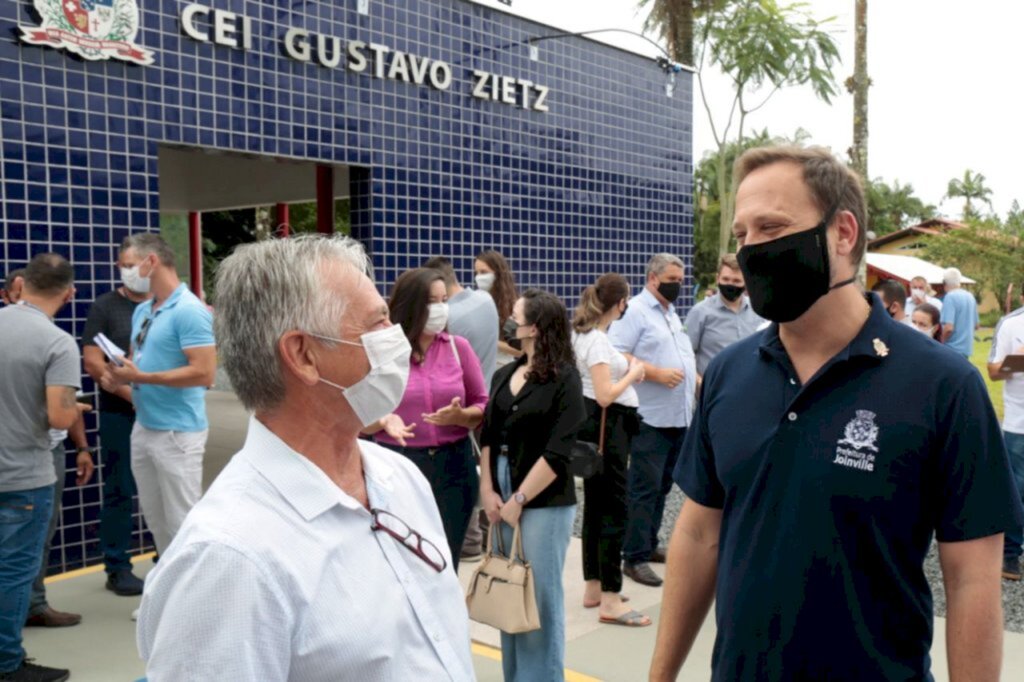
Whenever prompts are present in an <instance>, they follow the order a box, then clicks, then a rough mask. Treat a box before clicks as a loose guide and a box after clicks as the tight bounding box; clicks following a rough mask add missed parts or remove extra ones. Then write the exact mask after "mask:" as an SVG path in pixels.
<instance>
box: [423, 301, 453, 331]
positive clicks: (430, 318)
mask: <svg viewBox="0 0 1024 682" xmlns="http://www.w3.org/2000/svg"><path fill="white" fill-rule="evenodd" d="M427 310H428V312H427V323H426V325H424V327H423V331H425V332H426V333H427V334H439V333H441V332H442V331H444V328H445V327H447V326H448V304H447V303H431V304H430V305H429V306H428V307H427Z"/></svg>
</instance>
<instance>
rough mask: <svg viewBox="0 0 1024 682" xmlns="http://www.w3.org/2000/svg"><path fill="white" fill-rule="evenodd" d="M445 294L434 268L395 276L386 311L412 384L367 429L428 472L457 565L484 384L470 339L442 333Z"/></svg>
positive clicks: (474, 478) (473, 477) (468, 511)
mask: <svg viewBox="0 0 1024 682" xmlns="http://www.w3.org/2000/svg"><path fill="white" fill-rule="evenodd" d="M447 300H448V296H447V292H446V290H445V285H444V280H443V279H442V278H441V276H440V274H439V273H438V272H437V270H433V269H428V268H416V269H415V270H409V271H407V272H405V273H403V274H402V276H401V277H399V278H398V281H397V282H395V288H394V290H393V291H392V292H391V299H390V301H389V302H388V309H389V310H390V317H391V322H392V323H394V324H400V325H401V326H402V329H403V330H404V331H405V335H406V336H407V337H408V339H409V344H410V345H411V346H412V361H411V363H410V371H409V383H408V385H407V386H406V389H405V395H404V396H403V397H402V402H401V404H399V406H398V407H397V408H396V409H395V411H394V412H393V413H391V414H389V415H388V416H386V417H384V418H383V419H381V420H380V421H379V422H377V424H375V425H372V426H371V427H370V428H368V429H367V430H366V431H365V433H373V434H375V435H374V438H375V439H376V440H377V442H378V443H380V444H381V445H383V446H385V447H388V448H391V449H392V450H395V451H397V452H400V453H402V454H403V455H405V456H406V457H408V458H409V459H411V460H412V461H413V462H414V463H415V464H416V466H418V467H419V468H420V471H422V472H423V475H424V476H426V478H427V480H428V481H429V482H430V486H431V488H432V489H433V491H434V499H435V500H436V501H437V508H438V510H439V511H440V512H441V521H442V522H443V523H444V532H445V535H446V536H447V539H448V547H449V549H450V550H451V557H452V560H451V564H452V567H453V568H454V569H455V570H456V571H457V570H458V567H459V566H458V563H459V552H460V549H461V547H462V538H463V537H464V536H465V534H466V527H467V526H468V525H469V518H470V516H471V515H472V513H473V505H474V503H475V502H476V494H477V488H478V487H479V481H480V479H479V475H478V474H477V471H476V461H475V459H474V456H473V449H472V445H471V444H470V441H469V432H470V430H471V429H474V428H476V427H477V425H479V424H480V421H481V420H482V419H483V415H484V407H485V406H486V405H487V386H486V384H485V383H484V376H483V372H482V371H481V369H480V361H479V360H478V359H477V357H476V354H475V353H473V349H472V347H471V346H470V345H469V342H468V341H466V339H464V338H462V337H461V336H452V335H449V334H448V333H447V332H446V331H445V328H446V327H447V324H448V303H447Z"/></svg>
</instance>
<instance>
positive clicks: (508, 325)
mask: <svg viewBox="0 0 1024 682" xmlns="http://www.w3.org/2000/svg"><path fill="white" fill-rule="evenodd" d="M517 329H519V325H518V324H516V321H515V320H514V319H512V318H511V317H510V318H508V319H507V320H505V324H503V325H502V326H501V335H502V336H503V337H504V340H505V343H507V344H508V345H510V346H512V347H513V348H515V349H516V350H522V349H523V340H522V339H517V338H516V330H517Z"/></svg>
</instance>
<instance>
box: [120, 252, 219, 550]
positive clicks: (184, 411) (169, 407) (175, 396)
mask: <svg viewBox="0 0 1024 682" xmlns="http://www.w3.org/2000/svg"><path fill="white" fill-rule="evenodd" d="M125 248H128V249H131V250H132V251H134V252H135V254H136V255H137V256H138V258H139V261H138V263H137V264H136V265H135V266H134V267H131V268H125V271H124V272H123V273H122V274H123V275H124V278H125V279H124V282H125V285H126V286H127V287H128V288H130V289H131V290H132V291H136V292H139V293H147V292H150V291H151V292H152V293H153V297H152V298H151V299H149V300H148V301H145V302H144V303H140V304H139V305H138V307H136V308H135V312H134V313H133V314H132V348H131V359H128V358H122V362H123V366H118V365H116V364H114V363H111V364H109V365H107V369H106V372H105V373H104V375H103V380H102V385H103V388H104V389H105V390H107V391H110V392H116V390H117V388H118V386H120V385H124V384H128V385H131V387H132V395H131V398H132V402H133V403H134V405H135V425H134V426H133V427H132V434H131V461H132V474H134V476H135V483H136V485H137V487H138V491H139V504H140V506H141V507H142V514H143V516H144V517H145V518H146V525H148V526H149V530H150V532H151V533H152V534H153V541H154V542H155V543H156V550H157V552H159V553H161V554H162V553H163V552H165V551H166V550H167V547H168V545H170V544H171V540H173V539H174V535H175V533H177V532H178V528H179V527H180V526H181V524H182V522H183V521H184V520H185V516H186V515H187V514H188V512H189V510H190V509H191V508H192V506H193V505H195V503H196V502H198V501H199V497H200V495H201V494H202V478H203V453H204V451H205V450H206V435H207V421H206V389H207V388H208V387H209V386H211V385H212V384H213V381H214V374H215V372H216V369H217V357H216V351H215V347H214V340H213V320H212V318H211V316H210V312H209V311H208V310H207V309H206V306H205V305H203V303H202V301H200V300H199V299H198V298H197V297H196V296H195V294H193V293H192V292H191V291H189V290H188V287H186V286H185V285H184V284H183V283H182V282H181V280H180V279H178V274H177V271H176V270H175V267H174V251H173V250H172V249H171V247H170V246H168V244H167V242H165V241H164V240H163V239H161V238H160V237H159V236H157V235H155V234H136V235H132V236H131V237H129V238H128V240H126V241H125Z"/></svg>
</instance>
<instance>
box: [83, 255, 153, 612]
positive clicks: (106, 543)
mask: <svg viewBox="0 0 1024 682" xmlns="http://www.w3.org/2000/svg"><path fill="white" fill-rule="evenodd" d="M130 239H131V238H129V239H126V240H125V242H124V243H123V244H122V245H121V252H120V254H119V255H118V259H117V266H118V268H119V269H120V272H121V286H119V287H117V288H116V289H114V290H113V291H108V292H107V293H105V294H103V295H101V296H100V297H99V298H97V299H96V300H95V301H94V302H93V304H92V307H91V308H89V316H88V318H87V319H86V321H85V330H84V331H83V332H82V359H83V361H84V363H85V371H86V372H88V374H89V376H91V377H92V378H93V380H95V381H96V383H97V384H99V383H100V381H101V380H102V378H103V373H104V372H105V371H106V369H107V362H108V355H107V353H105V352H104V349H102V348H101V347H100V338H102V339H106V340H108V341H109V342H110V343H112V344H114V345H115V346H118V347H120V348H129V347H130V346H131V334H132V315H133V314H134V313H135V308H136V307H138V305H139V304H140V303H142V302H143V301H146V300H149V298H150V293H149V292H147V291H135V290H133V289H132V287H131V286H130V285H133V284H134V285H135V286H137V287H140V288H143V289H144V288H145V287H144V286H141V285H139V284H138V283H137V281H135V280H133V279H132V278H131V273H132V272H134V271H135V268H137V267H138V265H139V261H141V260H142V258H141V256H140V254H139V253H138V251H137V250H136V249H133V248H132V247H131V245H130ZM107 350H110V349H107ZM124 352H125V351H121V354H122V355H123V354H124ZM99 411H100V419H99V423H100V428H99V432H100V453H101V462H102V466H103V509H102V511H101V512H100V546H101V548H102V550H103V565H104V568H105V569H106V573H107V583H106V587H107V589H108V590H110V591H111V592H113V593H114V594H118V595H121V596H132V595H139V594H142V580H140V579H139V578H138V577H136V576H135V575H134V574H133V573H132V564H131V561H130V559H129V554H128V551H129V549H130V548H131V541H132V525H133V524H132V497H133V496H134V495H135V478H134V477H133V476H132V469H131V443H130V440H131V433H132V428H133V427H134V426H135V408H134V407H133V406H132V392H131V389H130V388H129V387H128V386H118V387H117V388H116V389H115V390H114V391H113V392H111V391H106V390H101V391H100V400H99Z"/></svg>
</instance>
